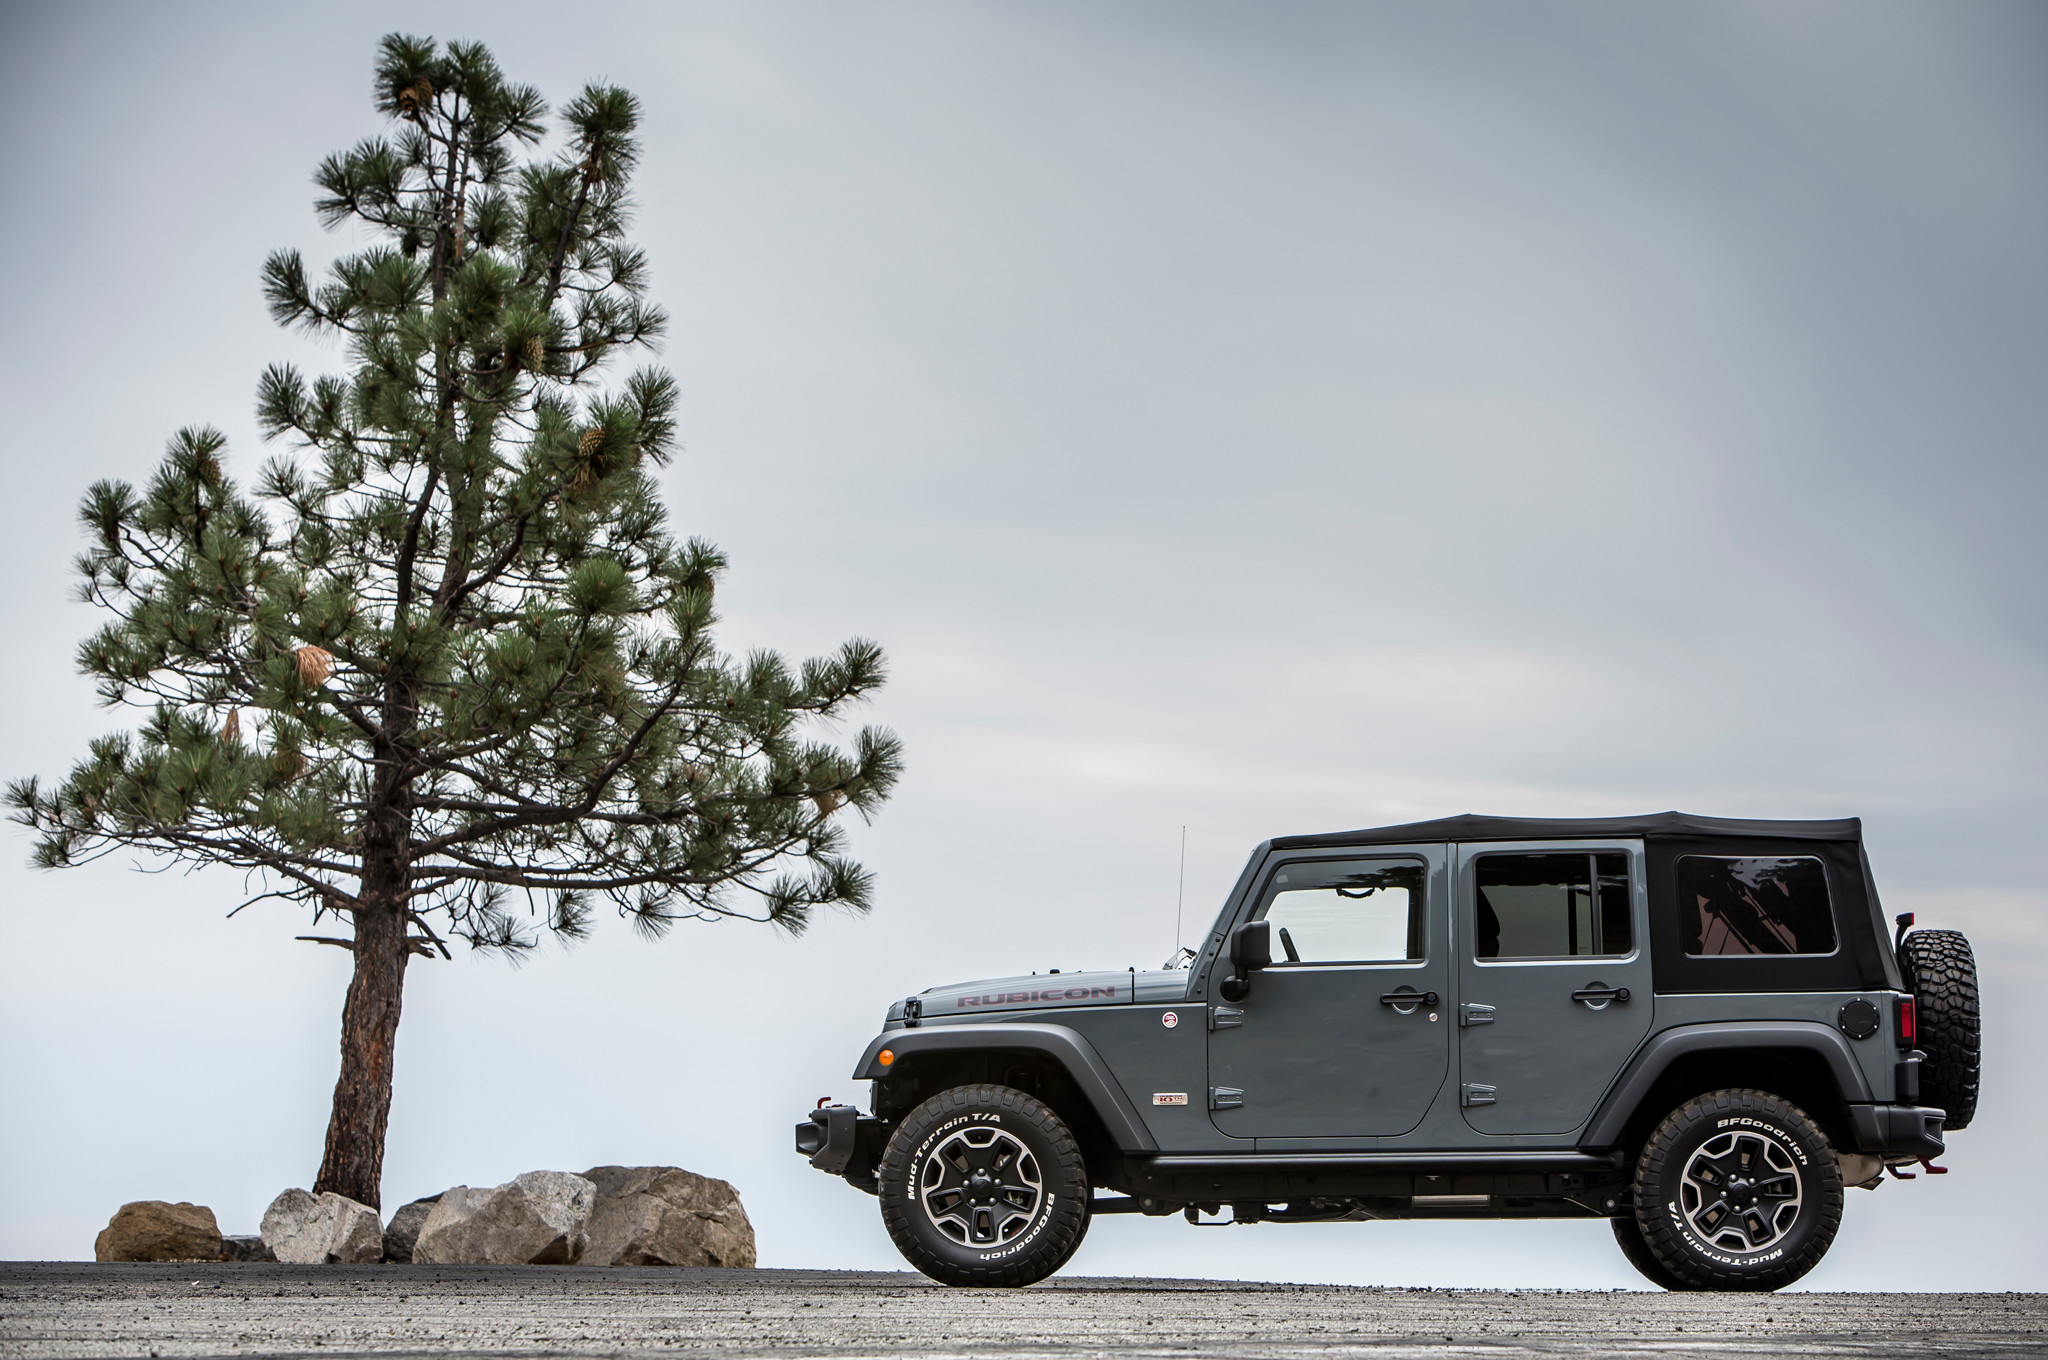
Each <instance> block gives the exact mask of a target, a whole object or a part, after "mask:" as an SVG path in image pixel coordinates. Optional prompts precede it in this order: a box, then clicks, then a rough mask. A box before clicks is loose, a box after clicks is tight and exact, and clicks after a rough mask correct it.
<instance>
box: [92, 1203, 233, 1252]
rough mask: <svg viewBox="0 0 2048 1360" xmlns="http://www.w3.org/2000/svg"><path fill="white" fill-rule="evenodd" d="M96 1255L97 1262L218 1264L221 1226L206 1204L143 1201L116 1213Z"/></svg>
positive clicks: (98, 1243)
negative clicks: (206, 1262) (211, 1262)
mask: <svg viewBox="0 0 2048 1360" xmlns="http://www.w3.org/2000/svg"><path fill="white" fill-rule="evenodd" d="M92 1255H93V1259H94V1260H95V1261H218V1260H219V1259H220V1225H219V1224H218V1223H215V1222H214V1220H213V1210H211V1209H209V1208H207V1207H206V1206H205V1205H204V1204H187V1203H185V1202H184V1201H182V1200H181V1201H179V1202H178V1203H176V1204H171V1203H168V1202H167V1201H164V1200H160V1199H139V1200H136V1201H135V1202H133V1203H132V1204H124V1205H122V1206H121V1207H120V1208H119V1209H116V1210H115V1211H114V1217H113V1218H112V1219H111V1220H109V1221H108V1223H107V1226H106V1227H105V1228H102V1229H101V1230H100V1235H99V1238H98V1240H97V1241H95V1242H94V1243H93V1244H92Z"/></svg>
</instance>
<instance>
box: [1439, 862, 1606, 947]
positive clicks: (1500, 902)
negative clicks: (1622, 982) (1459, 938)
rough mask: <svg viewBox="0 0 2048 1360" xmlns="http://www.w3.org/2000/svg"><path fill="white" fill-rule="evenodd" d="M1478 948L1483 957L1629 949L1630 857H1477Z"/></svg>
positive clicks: (1476, 926)
mask: <svg viewBox="0 0 2048 1360" xmlns="http://www.w3.org/2000/svg"><path fill="white" fill-rule="evenodd" d="M1473 864H1474V871H1475V878H1474V884H1475V887H1474V898H1475V906H1476V908H1477V911H1476V916H1477V921H1476V923H1475V934H1476V935H1477V937H1478V938H1477V940H1476V942H1475V946H1474V948H1475V953H1476V955H1477V957H1479V958H1482V959H1564V958H1582V957H1594V956H1605V955H1614V954H1626V953H1628V952H1629V951H1630V950H1631V949H1633V948H1635V939H1634V931H1633V928H1632V927H1631V924H1630V920H1631V918H1630V913H1629V891H1628V856H1627V855H1625V854H1623V853H1621V852H1620V851H1604V852H1600V853H1595V854H1586V853H1583V852H1580V853H1577V854H1550V855H1481V856H1479V857H1478V859H1476V860H1475V861H1474V862H1473Z"/></svg>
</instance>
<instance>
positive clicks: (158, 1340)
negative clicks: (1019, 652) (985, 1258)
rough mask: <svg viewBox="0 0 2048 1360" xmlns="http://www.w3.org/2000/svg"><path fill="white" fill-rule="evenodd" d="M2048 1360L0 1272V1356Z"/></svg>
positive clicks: (1301, 1308) (1215, 1295)
mask: <svg viewBox="0 0 2048 1360" xmlns="http://www.w3.org/2000/svg"><path fill="white" fill-rule="evenodd" d="M654 1352H698V1353H702V1352H714V1353H717V1354H721V1355H732V1356H819V1357H831V1358H832V1360H851V1358H852V1357H866V1356H886V1355H918V1356H930V1357H938V1356H1001V1357H1006V1358H1007V1360H1030V1358H1031V1357H1059V1360H1080V1357H1086V1356H1098V1355H1099V1356H1132V1357H1136V1356H1226V1355H1228V1356H1271V1357H1289V1358H1291V1357H1300V1356H1308V1355H1317V1356H1346V1355H1369V1356H1372V1357H1376V1360H1393V1358H1394V1357H1400V1356H1424V1355H1426V1356H1432V1357H1438V1356H1485V1357H1489V1360H1509V1358H1510V1357H1516V1356H1659V1357H1668V1356H1672V1355H1683V1354H1707V1355H1713V1356H1716V1357H1729V1358H1731V1360H1732V1358H1734V1357H1750V1356H1788V1355H1794V1356H1796V1355H1859V1356H1860V1355H1867V1356H1888V1357H1889V1356H1915V1355H1944V1356H2000V1357H2007V1356H2022V1355H2048V1295H2040V1294H1766V1295H1700V1294H1690V1295H1687V1294H1657V1293H1622V1292H1616V1293H1608V1294H1588V1293H1563V1292H1555V1291H1531V1290H1524V1291H1498V1292H1496V1291H1482V1290H1407V1289H1398V1290H1397V1289H1389V1290H1381V1289H1351V1288H1333V1287H1329V1286H1324V1285H1286V1284H1241V1283H1227V1282H1216V1281H1206V1280H1114V1279H1067V1278H1055V1279H1053V1280H1050V1281H1048V1282H1046V1283H1045V1284H1042V1285H1038V1286H1036V1287H1034V1288H1031V1289H1024V1290H976V1289H941V1288H938V1287H937V1286H934V1285H932V1284H931V1283H929V1282H928V1281H926V1280H925V1279H924V1278H923V1277H922V1276H918V1275H909V1274H903V1275H895V1274H856V1273H851V1272H848V1273H837V1272H830V1271H799V1270H652V1269H650V1270H599V1269H580V1268H575V1267H560V1268H555V1267H526V1268H519V1267H484V1266H276V1265H86V1264H74V1263H60V1262H52V1263H4V1264H0V1357H7V1360H14V1358H15V1357H20V1358H21V1360H43V1357H51V1358H53V1360H54V1358H57V1357H63V1358H65V1360H69V1357H84V1356H133V1357H144V1356H152V1357H166V1358H168V1357H173V1356H188V1355H190V1356H202V1355H279V1356H282V1355H292V1356H305V1355H320V1356H338V1355H352V1354H353V1355H364V1354H375V1355H378V1356H402V1355H422V1356H425V1355H434V1356H456V1355H476V1356H517V1355H574V1356H582V1355H625V1354H647V1353H654Z"/></svg>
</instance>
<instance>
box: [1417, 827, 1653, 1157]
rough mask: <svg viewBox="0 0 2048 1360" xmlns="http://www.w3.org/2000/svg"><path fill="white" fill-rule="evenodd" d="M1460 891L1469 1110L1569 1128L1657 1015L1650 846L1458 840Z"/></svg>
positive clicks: (1464, 1093) (1514, 1124) (1461, 1022)
mask: <svg viewBox="0 0 2048 1360" xmlns="http://www.w3.org/2000/svg"><path fill="white" fill-rule="evenodd" d="M1457 895H1458V923H1459V931H1458V997H1457V1002H1458V1005H1457V1010H1456V1017H1457V1023H1458V1068H1459V1071H1458V1081H1459V1103H1460V1104H1461V1105H1462V1106H1463V1107H1464V1111H1465V1122H1466V1123H1468V1124H1469V1125H1471V1127H1472V1128H1474V1129H1476V1130H1477V1131H1479V1132H1480V1133H1494V1134H1522V1133H1528V1134H1540V1133H1569V1132H1571V1131H1572V1130H1573V1129H1576V1128H1577V1127H1578V1126H1579V1125H1580V1124H1582V1123H1584V1122H1585V1121H1586V1120H1587V1118H1589V1117H1590V1116H1591V1115H1592V1113H1593V1104H1594V1102H1595V1101H1597V1100H1599V1099H1600V1095H1601V1093H1602V1092H1603V1091H1605V1090H1606V1089H1607V1087H1608V1084H1609V1083H1610V1082H1612V1081H1613V1080H1614V1077H1615V1075H1616V1074H1617V1073H1618V1072H1620V1071H1621V1068H1622V1065H1623V1064H1624V1063H1626V1062H1627V1061H1628V1058H1629V1055H1630V1054H1631V1053H1633V1052H1635V1049H1636V1046H1637V1045H1638V1044H1640V1043H1641V1042H1642V1039H1643V1036H1644V1035H1645V1034H1647V1033H1648V1032H1649V1029H1650V1018H1651V989H1650V953H1649V944H1648V938H1647V933H1646V926H1647V918H1648V911H1649V895H1648V893H1647V891H1646V890H1645V888H1644V882H1643V851H1642V846H1641V845H1640V844H1631V843H1628V842H1622V841H1610V842H1604V843H1601V842H1589V843H1583V844H1579V845H1560V844H1557V843H1555V842H1552V843H1545V844H1538V845H1464V846H1460V847H1458V886H1457Z"/></svg>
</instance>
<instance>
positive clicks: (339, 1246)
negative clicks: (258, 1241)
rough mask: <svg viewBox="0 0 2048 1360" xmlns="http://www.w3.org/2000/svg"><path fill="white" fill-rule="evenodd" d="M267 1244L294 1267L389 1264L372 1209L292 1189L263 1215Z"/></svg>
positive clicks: (330, 1194) (333, 1196) (328, 1195)
mask: <svg viewBox="0 0 2048 1360" xmlns="http://www.w3.org/2000/svg"><path fill="white" fill-rule="evenodd" d="M263 1245H264V1246H266V1247H268V1248H270V1251H271V1254H272V1255H273V1256H275V1257H276V1258H277V1259H278V1260H280V1261H286V1262H290V1263H291V1264H294V1265H310V1266H336V1265H361V1264H364V1263H366V1262H370V1261H381V1260H382V1259H384V1229H383V1226H382V1225H381V1224H379V1223H378V1221H377V1211H376V1210H375V1209H372V1208H371V1207H370V1206H369V1205H367V1204H358V1203H356V1202H355V1201H354V1200H352V1199H347V1198H344V1197H343V1196H341V1195H337V1194H334V1193H333V1192H332V1191H325V1192H323V1193H321V1194H318V1195H314V1194H309V1193H307V1192H306V1191H304V1190H287V1191H285V1192H284V1193H283V1194H281V1195H279V1196H278V1197H277V1198H276V1199H274V1200H272V1201H271V1202H270V1207H269V1208H268V1209H265V1210H264V1211H263Z"/></svg>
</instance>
